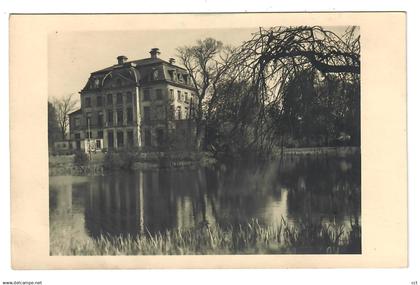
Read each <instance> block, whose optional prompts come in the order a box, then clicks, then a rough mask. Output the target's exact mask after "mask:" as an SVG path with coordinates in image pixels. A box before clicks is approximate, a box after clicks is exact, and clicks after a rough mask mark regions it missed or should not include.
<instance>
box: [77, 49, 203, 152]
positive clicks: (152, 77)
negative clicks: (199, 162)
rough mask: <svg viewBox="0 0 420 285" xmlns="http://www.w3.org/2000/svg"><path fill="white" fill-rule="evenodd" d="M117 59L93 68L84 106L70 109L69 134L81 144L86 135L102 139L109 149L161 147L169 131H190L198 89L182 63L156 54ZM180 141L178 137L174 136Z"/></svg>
mask: <svg viewBox="0 0 420 285" xmlns="http://www.w3.org/2000/svg"><path fill="white" fill-rule="evenodd" d="M150 55H151V57H150V58H145V59H140V60H134V61H127V58H126V57H125V56H119V57H118V58H117V60H118V61H117V63H116V64H115V65H113V66H110V67H107V68H105V69H101V70H98V71H95V72H93V73H91V76H90V78H89V80H88V82H87V84H86V86H85V87H84V88H83V89H82V91H81V92H80V99H81V108H80V109H79V110H77V111H75V112H73V113H71V114H70V137H71V139H72V140H75V141H76V142H77V144H76V148H81V144H80V141H83V140H84V139H88V140H89V139H103V144H104V145H103V146H104V147H105V148H108V149H113V148H123V147H131V146H144V147H159V146H163V145H164V143H165V142H167V141H168V138H169V136H170V135H173V136H174V137H178V138H183V139H184V141H183V142H184V143H186V138H188V137H189V136H190V135H191V134H192V122H191V120H189V119H190V118H191V117H192V114H193V113H194V109H195V105H196V93H195V89H194V87H193V84H192V82H191V79H190V77H189V75H188V73H187V71H186V70H185V69H184V68H181V67H179V66H177V65H175V62H174V60H173V59H169V62H167V61H164V60H162V59H160V58H158V55H159V49H157V48H154V49H152V50H151V51H150ZM176 142H178V143H180V141H176Z"/></svg>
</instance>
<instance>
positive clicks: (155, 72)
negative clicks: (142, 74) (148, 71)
mask: <svg viewBox="0 0 420 285" xmlns="http://www.w3.org/2000/svg"><path fill="white" fill-rule="evenodd" d="M158 79H159V71H158V70H155V71H153V80H158Z"/></svg>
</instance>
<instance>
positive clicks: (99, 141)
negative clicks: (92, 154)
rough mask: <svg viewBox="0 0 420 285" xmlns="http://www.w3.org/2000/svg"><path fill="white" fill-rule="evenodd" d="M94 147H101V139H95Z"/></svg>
mask: <svg viewBox="0 0 420 285" xmlns="http://www.w3.org/2000/svg"><path fill="white" fill-rule="evenodd" d="M96 148H99V149H100V148H101V140H96Z"/></svg>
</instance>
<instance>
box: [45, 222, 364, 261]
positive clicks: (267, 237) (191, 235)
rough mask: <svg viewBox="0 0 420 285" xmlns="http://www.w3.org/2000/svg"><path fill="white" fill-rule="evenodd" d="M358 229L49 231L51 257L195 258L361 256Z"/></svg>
mask: <svg viewBox="0 0 420 285" xmlns="http://www.w3.org/2000/svg"><path fill="white" fill-rule="evenodd" d="M360 236H361V233H360V226H359V225H357V224H353V225H352V227H351V229H350V230H349V231H346V230H344V228H343V226H339V225H335V224H329V225H325V224H323V225H322V224H320V223H317V224H312V223H310V224H308V223H300V224H299V225H297V226H296V225H289V224H287V222H285V221H284V220H283V222H282V223H281V225H279V226H276V227H270V226H262V225H260V224H259V223H258V221H257V220H252V221H251V222H250V223H248V224H246V225H241V226H237V227H229V228H227V229H222V228H221V227H219V226H209V225H207V224H202V225H200V226H198V227H196V228H191V229H177V230H171V231H166V232H163V233H157V234H151V233H149V232H148V231H147V230H146V231H145V233H144V234H142V235H138V236H135V237H130V236H126V237H122V236H119V237H109V236H105V235H102V236H100V237H99V238H97V239H93V238H85V239H77V238H76V237H73V236H68V235H65V236H64V233H63V232H60V231H59V230H58V229H54V227H53V228H52V229H51V232H50V254H51V255H185V254H187V255H188V254H189V255H193V254H278V253H280V254H281V253H285V254H287V253H306V254H308V253H315V254H316V253H319V254H338V253H360Z"/></svg>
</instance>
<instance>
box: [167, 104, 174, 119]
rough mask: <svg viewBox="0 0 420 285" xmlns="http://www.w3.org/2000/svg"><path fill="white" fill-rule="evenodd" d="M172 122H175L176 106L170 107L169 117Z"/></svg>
mask: <svg viewBox="0 0 420 285" xmlns="http://www.w3.org/2000/svg"><path fill="white" fill-rule="evenodd" d="M168 117H169V118H168V119H170V120H173V119H174V117H175V107H174V105H171V106H169V116H168Z"/></svg>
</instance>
